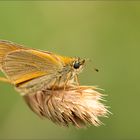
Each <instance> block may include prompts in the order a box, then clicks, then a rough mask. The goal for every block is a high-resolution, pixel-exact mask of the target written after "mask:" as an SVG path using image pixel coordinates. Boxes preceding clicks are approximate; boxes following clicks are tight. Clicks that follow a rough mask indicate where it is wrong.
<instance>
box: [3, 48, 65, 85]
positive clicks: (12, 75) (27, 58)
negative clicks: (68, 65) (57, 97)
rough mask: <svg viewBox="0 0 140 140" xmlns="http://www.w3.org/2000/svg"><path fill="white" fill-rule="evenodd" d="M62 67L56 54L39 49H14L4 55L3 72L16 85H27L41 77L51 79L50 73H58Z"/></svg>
mask: <svg viewBox="0 0 140 140" xmlns="http://www.w3.org/2000/svg"><path fill="white" fill-rule="evenodd" d="M61 68H62V63H61V62H60V61H58V60H57V57H56V56H55V55H53V54H49V53H48V54H47V53H43V52H40V51H37V50H23V49H21V50H16V51H12V52H11V53H8V54H7V55H6V57H4V59H3V62H2V70H3V72H4V73H5V75H6V76H7V78H8V79H9V80H10V81H11V83H13V84H14V85H20V84H22V83H24V85H25V84H28V83H29V81H30V82H31V80H34V79H37V78H40V77H46V79H47V78H48V77H49V79H50V78H51V77H50V75H51V76H52V75H56V72H58V71H59V70H60V69H61ZM52 77H53V76H52ZM40 80H41V79H40ZM43 80H45V79H44V78H43ZM38 82H41V81H38ZM32 86H33V85H32Z"/></svg>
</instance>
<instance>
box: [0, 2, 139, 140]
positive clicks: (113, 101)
mask: <svg viewBox="0 0 140 140" xmlns="http://www.w3.org/2000/svg"><path fill="white" fill-rule="evenodd" d="M0 39H3V40H10V41H13V42H16V43H19V44H24V45H25V46H28V47H32V48H37V49H42V50H48V51H52V52H56V53H58V54H61V55H66V56H80V57H84V58H89V59H91V60H92V62H91V63H90V62H88V64H87V66H86V68H85V70H84V71H83V73H82V74H81V75H80V81H81V84H87V85H99V86H100V87H101V88H103V89H105V92H103V93H104V94H107V95H108V96H107V97H106V99H107V102H106V104H107V105H109V106H110V107H111V108H110V111H111V112H112V113H113V115H110V117H109V118H108V119H107V118H104V119H102V121H103V122H104V123H105V125H102V126H100V127H98V128H96V127H94V126H92V127H89V128H88V129H80V130H77V129H75V128H73V127H70V128H61V127H59V126H56V125H54V124H53V123H52V122H50V121H49V120H41V119H40V118H39V117H38V116H36V115H35V114H34V113H33V112H31V111H30V109H29V108H28V107H27V105H26V104H25V103H24V101H23V99H22V97H20V95H19V94H18V93H16V91H15V90H14V88H13V87H12V86H11V85H8V84H5V83H0V139H76V140H78V139H79V140H82V139H98V140H105V139H107V140H109V139H116V140H117V139H120V140H122V139H125V140H127V139H129V140H134V139H140V133H139V130H140V125H139V118H140V111H139V109H138V107H139V106H140V102H139V99H140V86H139V79H140V74H139V71H140V65H139V60H140V57H139V56H140V54H139V53H140V2H138V1H135V2H132V1H123V2H121V1H118V2H117V1H114V2H113V1H112V2H111V1H110V2H109V1H108V2H107V1H99V2H98V1H88V2H86V1H76V2H74V1H52V2H50V1H42V2H39V1H38V2H37V1H34V2H33V1H32V2H31V1H30V2H27V1H19V2H18V1H15V2H14V1H13V2H10V1H5V2H4V1H1V2H0ZM93 67H97V68H99V70H100V72H99V73H96V72H94V70H93Z"/></svg>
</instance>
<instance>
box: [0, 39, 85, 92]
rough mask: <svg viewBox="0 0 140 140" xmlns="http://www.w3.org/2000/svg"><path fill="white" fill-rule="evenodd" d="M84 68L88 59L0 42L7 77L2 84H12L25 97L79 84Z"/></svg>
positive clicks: (3, 67)
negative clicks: (43, 90) (45, 90)
mask: <svg viewBox="0 0 140 140" xmlns="http://www.w3.org/2000/svg"><path fill="white" fill-rule="evenodd" d="M84 64H85V59H80V58H71V57H65V56H60V55H57V54H54V53H51V52H47V51H41V50H35V49H28V48H25V47H23V46H21V45H18V44H14V43H12V42H9V41H0V69H1V71H2V72H3V73H4V74H5V75H6V77H7V78H0V80H1V81H7V82H10V83H11V84H13V85H14V86H15V87H16V89H17V90H18V91H19V92H20V93H21V94H22V95H25V94H28V93H31V92H36V91H40V90H42V89H54V88H56V87H59V88H61V87H62V88H65V87H66V86H67V85H68V84H70V83H71V82H72V83H78V78H77V75H78V74H79V73H80V72H81V70H82V69H83V66H84Z"/></svg>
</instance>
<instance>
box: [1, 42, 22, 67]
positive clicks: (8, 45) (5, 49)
mask: <svg viewBox="0 0 140 140" xmlns="http://www.w3.org/2000/svg"><path fill="white" fill-rule="evenodd" d="M19 49H23V47H22V46H21V45H17V44H15V43H12V42H10V41H4V40H0V67H1V63H2V61H3V57H4V56H5V55H7V54H8V53H9V52H12V51H15V50H19Z"/></svg>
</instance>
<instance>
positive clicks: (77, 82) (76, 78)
mask: <svg viewBox="0 0 140 140" xmlns="http://www.w3.org/2000/svg"><path fill="white" fill-rule="evenodd" d="M74 81H75V82H76V84H77V86H79V85H80V82H79V79H78V75H75V76H74Z"/></svg>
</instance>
